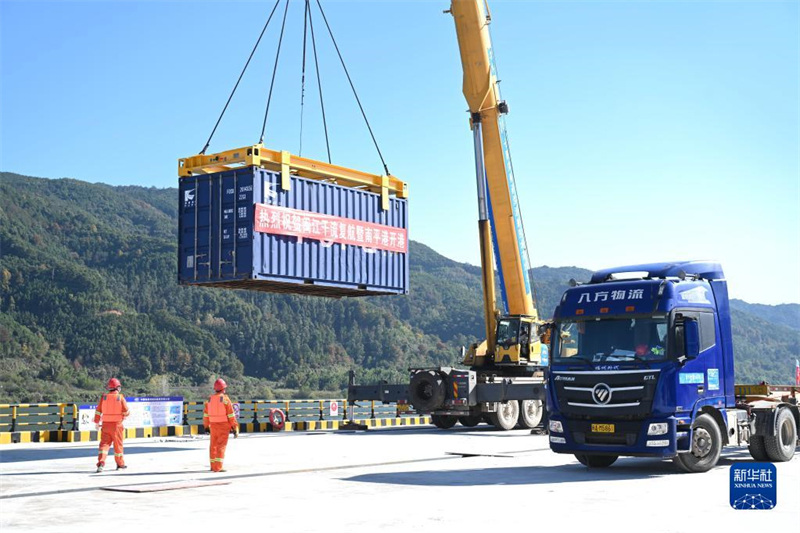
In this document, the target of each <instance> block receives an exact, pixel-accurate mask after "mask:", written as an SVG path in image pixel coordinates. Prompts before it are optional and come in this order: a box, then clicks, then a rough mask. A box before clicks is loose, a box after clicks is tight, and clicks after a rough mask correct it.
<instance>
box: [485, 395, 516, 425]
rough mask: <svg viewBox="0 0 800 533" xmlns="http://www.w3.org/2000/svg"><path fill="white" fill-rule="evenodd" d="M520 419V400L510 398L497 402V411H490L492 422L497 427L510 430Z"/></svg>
mask: <svg viewBox="0 0 800 533" xmlns="http://www.w3.org/2000/svg"><path fill="white" fill-rule="evenodd" d="M518 419H519V402H518V401H517V400H509V401H507V402H498V403H497V412H494V413H489V421H490V423H491V424H492V425H493V426H494V427H496V428H497V429H502V430H503V431H508V430H509V429H514V426H516V425H517V420H518Z"/></svg>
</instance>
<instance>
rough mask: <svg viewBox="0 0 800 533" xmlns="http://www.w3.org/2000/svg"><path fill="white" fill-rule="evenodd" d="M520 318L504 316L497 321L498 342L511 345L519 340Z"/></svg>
mask: <svg viewBox="0 0 800 533" xmlns="http://www.w3.org/2000/svg"><path fill="white" fill-rule="evenodd" d="M518 335H519V319H517V318H504V319H502V320H500V321H499V322H498V323H497V344H501V345H511V344H517V342H519V341H518V340H517V337H518Z"/></svg>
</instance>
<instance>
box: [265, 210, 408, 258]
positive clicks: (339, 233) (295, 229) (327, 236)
mask: <svg viewBox="0 0 800 533" xmlns="http://www.w3.org/2000/svg"><path fill="white" fill-rule="evenodd" d="M255 215H256V216H255V228H254V229H255V231H258V232H260V233H271V234H274V235H290V236H292V237H298V238H300V239H315V240H318V241H322V242H323V243H324V244H333V243H335V242H338V243H339V244H349V245H352V246H361V247H363V248H375V249H379V250H388V251H390V252H402V253H405V252H407V251H408V232H407V230H405V229H403V228H395V227H394V226H385V225H383V224H374V223H372V222H362V221H360V220H354V219H352V218H343V217H337V216H333V215H323V214H322V213H312V212H310V211H301V210H300V209H291V208H288V207H278V206H275V205H267V204H256V213H255Z"/></svg>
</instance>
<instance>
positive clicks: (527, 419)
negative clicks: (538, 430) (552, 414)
mask: <svg viewBox="0 0 800 533" xmlns="http://www.w3.org/2000/svg"><path fill="white" fill-rule="evenodd" d="M542 412H543V411H542V400H520V401H519V427H521V428H527V429H533V428H535V427H536V426H538V425H539V424H541V422H542Z"/></svg>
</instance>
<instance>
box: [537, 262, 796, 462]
mask: <svg viewBox="0 0 800 533" xmlns="http://www.w3.org/2000/svg"><path fill="white" fill-rule="evenodd" d="M572 285H573V287H572V288H570V289H568V290H567V291H566V292H565V293H564V295H563V297H562V298H561V301H560V303H559V305H558V307H557V309H556V311H555V314H554V317H553V321H554V323H553V326H552V327H553V334H552V347H551V361H550V362H551V367H550V373H549V387H548V399H547V406H548V415H549V423H548V427H549V431H550V437H549V440H550V448H551V449H552V450H553V451H554V452H557V453H569V454H574V455H575V457H576V458H577V459H578V460H579V461H580V462H581V463H582V464H584V465H586V466H588V467H607V466H610V465H611V464H612V463H614V462H615V461H616V460H617V458H618V457H619V456H643V457H662V458H674V460H675V462H676V463H677V464H678V465H679V466H680V467H681V469H683V470H685V471H687V472H705V471H707V470H710V469H711V468H713V467H714V466H715V465H716V464H717V462H718V460H719V457H720V453H721V451H722V448H723V447H724V446H745V445H746V446H748V447H749V450H750V454H751V455H752V456H753V458H754V459H756V460H757V461H772V462H780V461H788V460H790V459H791V458H792V456H793V455H794V453H795V446H796V444H797V428H798V426H800V412H798V406H797V398H796V390H795V389H790V388H788V387H786V388H782V390H780V391H776V390H775V389H770V387H769V386H767V385H766V384H762V385H758V386H734V375H735V374H734V357H733V338H732V335H731V316H730V307H729V302H728V287H727V283H726V281H725V277H724V274H723V271H722V267H721V266H720V265H719V264H718V263H714V262H707V261H690V262H676V263H657V264H645V265H633V266H626V267H620V268H610V269H607V270H601V271H599V272H595V273H594V274H593V275H592V278H591V281H590V282H589V283H588V284H585V285H581V284H577V283H572ZM776 392H777V393H778V394H775V393H776Z"/></svg>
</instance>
